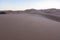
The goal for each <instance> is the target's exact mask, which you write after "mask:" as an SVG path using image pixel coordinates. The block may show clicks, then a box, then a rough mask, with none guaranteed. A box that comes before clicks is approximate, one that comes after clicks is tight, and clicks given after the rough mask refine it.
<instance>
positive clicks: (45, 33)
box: [0, 14, 60, 40]
mask: <svg viewBox="0 0 60 40" xmlns="http://www.w3.org/2000/svg"><path fill="white" fill-rule="evenodd" d="M0 40H60V22H56V21H53V20H50V19H47V18H44V17H42V16H41V15H31V14H5V15H0Z"/></svg>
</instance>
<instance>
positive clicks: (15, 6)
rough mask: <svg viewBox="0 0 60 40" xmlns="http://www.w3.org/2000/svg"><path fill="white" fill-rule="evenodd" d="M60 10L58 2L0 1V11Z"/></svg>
mask: <svg viewBox="0 0 60 40" xmlns="http://www.w3.org/2000/svg"><path fill="white" fill-rule="evenodd" d="M30 8H35V9H46V8H60V0H0V10H24V9H30Z"/></svg>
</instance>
